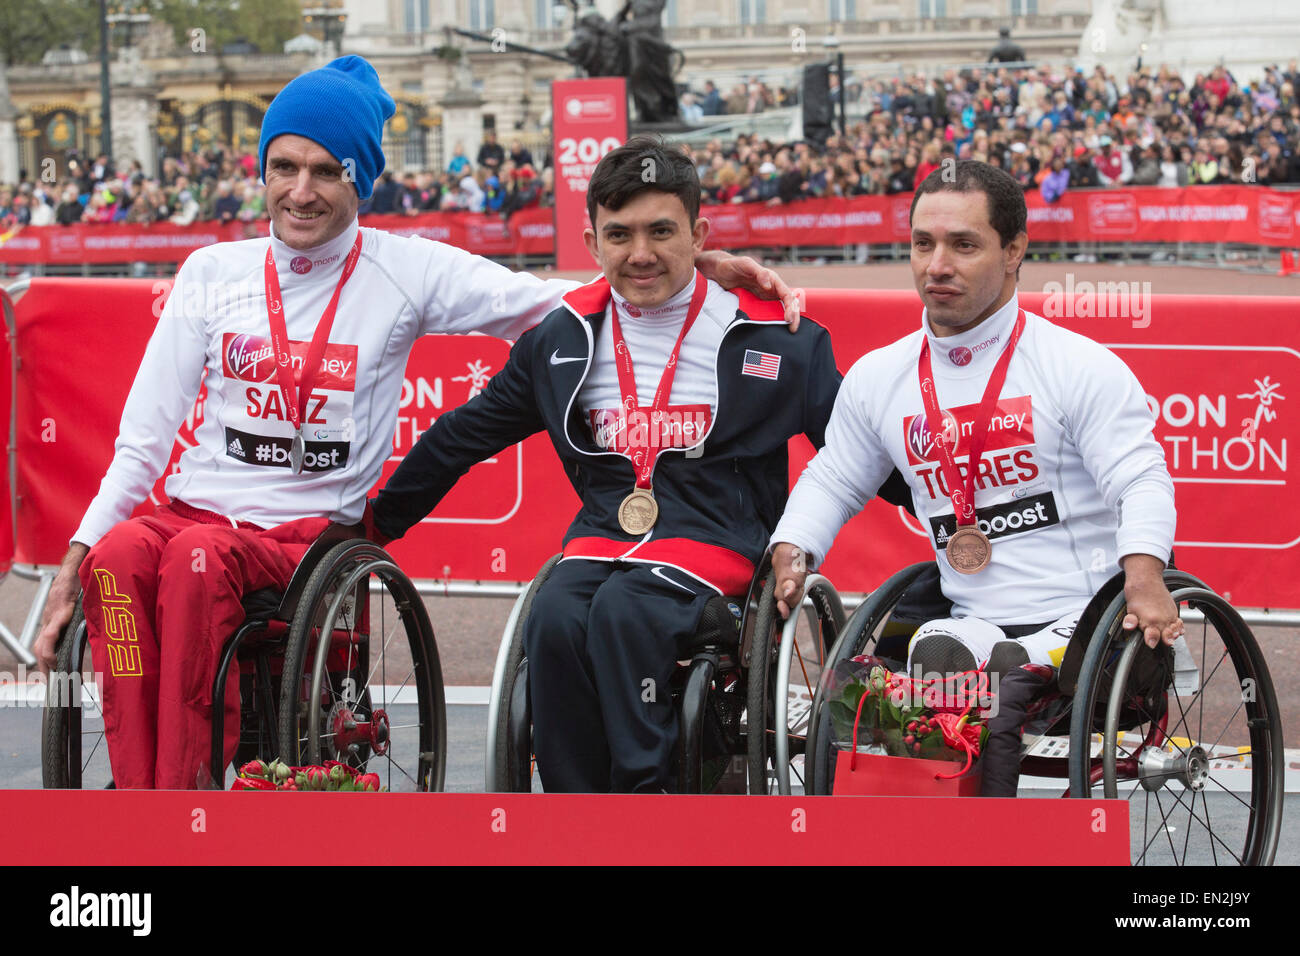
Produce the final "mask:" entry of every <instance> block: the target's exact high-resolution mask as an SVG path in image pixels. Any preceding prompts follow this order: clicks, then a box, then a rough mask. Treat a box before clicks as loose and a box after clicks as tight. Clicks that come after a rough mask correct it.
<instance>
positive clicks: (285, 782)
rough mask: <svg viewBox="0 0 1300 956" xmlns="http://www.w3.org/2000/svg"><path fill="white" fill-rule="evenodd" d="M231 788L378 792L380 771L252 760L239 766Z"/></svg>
mask: <svg viewBox="0 0 1300 956" xmlns="http://www.w3.org/2000/svg"><path fill="white" fill-rule="evenodd" d="M230 789H231V790H325V791H333V792H336V793H338V792H343V793H348V792H354V793H379V792H380V791H381V790H383V789H384V788H383V787H381V786H380V785H379V774H377V773H361V772H360V771H359V770H357V769H356V768H355V767H349V766H348V765H347V764H345V763H339V762H338V761H337V760H326V761H325V763H324V765H323V766H314V765H313V766H310V767H290V766H289V765H288V764H287V763H285V762H284V761H282V760H272V761H271V762H270V763H267V762H266V761H264V760H250V761H249V762H248V763H246V764H244V765H243V766H242V767H240V768H239V773H238V775H237V776H236V777H235V782H234V783H233V784H231V786H230Z"/></svg>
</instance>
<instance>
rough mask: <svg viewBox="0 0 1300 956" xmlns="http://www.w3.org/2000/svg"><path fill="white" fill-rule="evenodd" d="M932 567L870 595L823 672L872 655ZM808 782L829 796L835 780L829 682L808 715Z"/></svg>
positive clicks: (818, 688) (913, 569) (900, 576)
mask: <svg viewBox="0 0 1300 956" xmlns="http://www.w3.org/2000/svg"><path fill="white" fill-rule="evenodd" d="M932 566H933V564H932V562H923V563H920V564H913V565H911V566H909V567H906V568H904V569H903V570H901V571H899V572H897V573H896V574H894V575H893V576H892V577H890V578H889V579H888V580H886V581H885V582H884V583H883V584H881V585H880V587H878V588H876V589H875V590H874V591H872V592H871V593H870V594H869V595H867V597H866V599H865V600H864V601H863V602H862V603H861V604H859V605H858V606H857V608H856V609H855V610H854V612H853V614H852V616H851V617H850V618H849V620H848V623H846V624H845V625H844V626H843V627H842V628H841V629H840V633H839V636H838V637H837V638H836V640H835V643H834V645H833V646H832V647H831V650H830V652H829V653H828V654H827V656H826V664H825V666H824V667H823V668H822V673H823V674H829V673H830V672H831V671H833V670H834V669H835V667H836V666H837V665H839V664H841V663H843V662H844V661H847V660H849V659H850V658H853V657H857V656H858V655H859V654H868V653H871V652H872V651H873V649H874V648H875V646H876V643H877V641H878V639H879V638H880V637H881V636H882V634H883V632H884V631H885V629H886V628H887V626H888V620H889V616H890V614H891V613H892V612H893V610H894V606H895V605H896V604H897V603H898V601H899V598H901V597H902V596H903V592H904V591H906V590H907V589H908V588H909V587H911V585H912V584H913V583H914V582H915V581H916V579H917V578H919V577H920V576H921V575H922V574H923V573H925V572H926V571H927V570H928V569H930V568H931V567H932ZM805 779H806V780H807V784H808V786H807V792H809V793H813V794H818V795H829V794H830V792H831V784H832V783H833V781H834V779H835V742H834V733H833V732H832V728H831V715H830V707H829V705H828V702H827V700H826V693H825V681H818V682H817V684H816V685H815V688H814V694H813V701H812V709H811V711H810V713H809V715H808V746H807V757H806V760H805Z"/></svg>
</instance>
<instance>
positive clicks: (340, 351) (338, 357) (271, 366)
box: [221, 332, 357, 392]
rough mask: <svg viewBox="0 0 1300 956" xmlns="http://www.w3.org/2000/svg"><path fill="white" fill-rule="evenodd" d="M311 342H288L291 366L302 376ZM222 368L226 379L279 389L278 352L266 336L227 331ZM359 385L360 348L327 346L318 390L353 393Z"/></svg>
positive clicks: (223, 341) (222, 340) (223, 346)
mask: <svg viewBox="0 0 1300 956" xmlns="http://www.w3.org/2000/svg"><path fill="white" fill-rule="evenodd" d="M309 344H310V343H308V342H299V341H295V340H291V341H290V342H289V365H290V366H291V367H292V369H293V371H294V374H295V375H301V374H302V367H303V363H304V362H305V361H306V358H307V348H308V346H309ZM221 368H222V372H224V373H225V376H226V378H228V379H234V380H236V381H240V382H256V383H259V384H261V383H269V384H271V385H274V386H275V387H276V388H279V379H278V377H277V376H276V363H275V349H274V348H273V347H272V345H271V338H270V336H267V335H252V334H250V333H247V332H240V333H236V332H226V333H225V334H224V335H222V337H221ZM356 382H357V347H356V346H355V345H340V344H338V343H335V342H331V343H330V344H329V345H327V346H326V347H325V355H324V356H323V357H322V358H321V363H320V368H319V369H318V370H317V372H316V382H315V385H314V389H316V390H324V389H328V390H333V391H347V392H350V391H353V390H354V389H355V388H356Z"/></svg>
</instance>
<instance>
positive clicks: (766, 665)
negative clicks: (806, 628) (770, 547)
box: [745, 574, 844, 795]
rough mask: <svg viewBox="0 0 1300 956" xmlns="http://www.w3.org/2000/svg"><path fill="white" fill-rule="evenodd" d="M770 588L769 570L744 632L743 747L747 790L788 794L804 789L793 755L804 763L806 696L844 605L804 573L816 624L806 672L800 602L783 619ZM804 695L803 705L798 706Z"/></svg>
mask: <svg viewBox="0 0 1300 956" xmlns="http://www.w3.org/2000/svg"><path fill="white" fill-rule="evenodd" d="M775 586H776V576H775V575H773V574H769V575H768V577H767V581H766V582H765V584H764V585H763V590H762V593H761V595H760V596H759V600H758V611H757V613H756V615H755V618H754V631H753V633H752V634H751V635H750V645H749V649H748V655H747V656H748V667H747V670H746V675H747V676H746V681H747V684H746V693H747V703H746V708H745V714H746V716H745V726H746V730H745V746H746V755H747V761H748V778H749V792H750V793H768V794H770V793H778V794H781V795H789V794H791V793H792V792H793V788H794V786H795V785H796V784H797V785H799V786H801V787H803V788H804V791H805V792H807V791H808V789H809V788H808V784H807V766H806V762H805V763H804V767H803V770H802V772H801V770H800V768H799V766H798V764H799V763H800V761H799V757H801V756H804V757H805V761H806V752H807V743H808V727H809V723H808V721H809V717H810V716H811V710H812V700H813V697H814V696H815V693H816V689H817V686H818V684H819V683H820V679H819V678H820V675H821V669H822V668H824V666H825V663H826V661H827V659H828V654H829V650H830V648H831V647H832V646H833V645H834V644H835V642H836V640H837V636H838V634H839V632H840V631H842V630H843V628H844V607H843V604H842V603H841V601H840V597H839V594H837V593H836V591H835V588H834V587H833V586H832V585H831V583H830V582H829V581H827V580H826V579H825V578H823V577H821V576H820V575H810V576H809V578H808V584H807V589H806V590H807V597H808V598H809V600H810V601H811V602H812V605H813V608H812V611H813V613H812V614H811V615H809V616H808V618H809V620H810V621H815V622H816V625H817V626H816V630H815V631H814V632H813V633H812V635H811V636H810V638H809V639H808V640H805V641H804V642H803V644H805V645H811V646H810V647H808V648H807V649H808V653H809V656H810V657H811V658H812V660H811V663H812V665H813V673H812V674H809V672H808V666H809V663H810V662H809V661H808V660H806V659H805V656H804V650H802V649H801V648H800V643H801V642H800V640H799V635H798V622H799V618H800V617H801V616H802V614H801V611H802V610H803V608H802V605H801V606H800V607H799V608H796V609H794V610H792V611H791V614H790V620H789V621H783V620H782V618H781V615H780V612H779V611H778V610H777V606H776V597H775V593H774V591H775ZM787 635H788V637H789V640H788V641H787V640H786V639H785V638H786V636H787ZM795 655H797V656H798V660H799V669H798V672H797V673H795V672H794V671H793V669H792V666H791V661H792V660H793V659H794V657H795ZM783 678H784V679H783ZM792 691H793V693H794V697H795V701H794V702H793V703H792V702H791V692H792ZM804 697H806V698H807V704H806V708H805V706H803V705H802V698H804Z"/></svg>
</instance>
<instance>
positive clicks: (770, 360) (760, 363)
mask: <svg viewBox="0 0 1300 956" xmlns="http://www.w3.org/2000/svg"><path fill="white" fill-rule="evenodd" d="M780 371H781V356H779V355H773V354H772V353H771V352H756V351H754V350H753V349H745V361H744V364H742V365H741V367H740V374H741V375H753V376H754V377H755V378H770V379H772V380H775V379H776V377H777V375H778V374H780Z"/></svg>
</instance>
